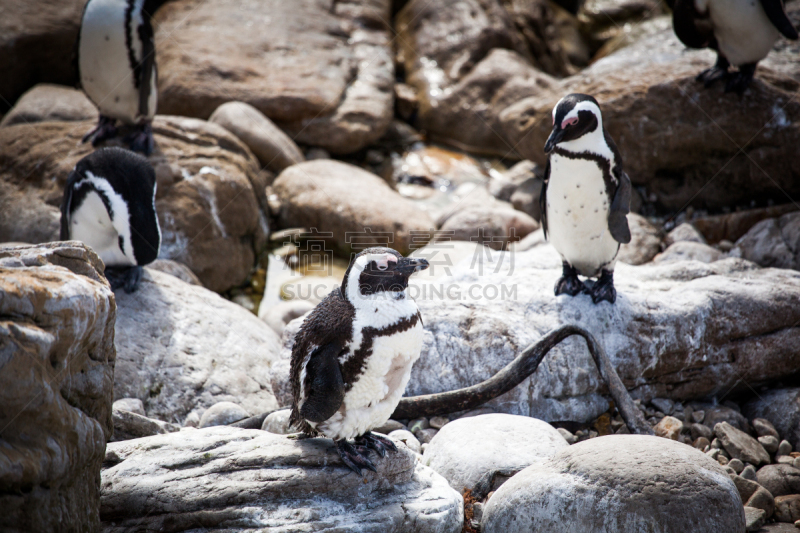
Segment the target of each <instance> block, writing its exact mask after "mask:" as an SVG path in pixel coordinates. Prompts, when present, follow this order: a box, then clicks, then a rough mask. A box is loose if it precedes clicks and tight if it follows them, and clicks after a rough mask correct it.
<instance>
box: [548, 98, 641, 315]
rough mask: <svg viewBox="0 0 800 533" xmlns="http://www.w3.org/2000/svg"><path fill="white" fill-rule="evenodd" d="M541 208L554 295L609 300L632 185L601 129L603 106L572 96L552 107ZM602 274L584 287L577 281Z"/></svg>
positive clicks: (626, 239) (613, 293) (626, 233)
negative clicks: (554, 273) (558, 261)
mask: <svg viewBox="0 0 800 533" xmlns="http://www.w3.org/2000/svg"><path fill="white" fill-rule="evenodd" d="M544 151H545V153H546V154H548V160H547V165H546V166H545V171H544V180H543V182H542V192H541V195H540V197H539V205H540V208H541V212H542V228H543V230H544V235H545V238H547V239H548V240H549V241H550V242H551V243H552V244H553V246H554V247H555V249H556V250H557V251H558V253H559V254H560V255H561V258H562V260H563V275H562V277H561V279H559V280H558V282H557V283H556V286H555V293H556V296H558V295H559V294H569V295H570V296H575V295H577V294H580V293H582V292H583V293H587V294H589V295H590V296H591V297H592V301H593V302H594V303H599V302H601V301H603V300H605V301H608V302H611V303H614V302H615V301H616V298H617V292H616V290H615V289H614V265H615V263H616V258H617V253H618V252H619V246H620V243H623V244H624V243H628V242H630V240H631V231H630V228H629V227H628V218H627V214H628V213H629V212H630V203H631V180H630V179H629V178H628V175H627V174H625V172H623V170H622V158H621V157H620V154H619V150H617V146H616V145H615V144H614V141H613V139H611V137H610V136H609V135H608V132H607V131H606V130H605V128H603V116H602V114H601V113H600V106H599V104H598V103H597V100H595V99H594V98H593V97H592V96H589V95H588V94H570V95H567V96H565V97H564V98H562V99H561V100H559V102H558V103H557V104H556V106H555V108H553V131H552V132H551V133H550V137H549V138H548V139H547V142H546V143H545V146H544ZM578 274H581V275H583V276H586V277H599V279H598V280H597V282H596V283H594V285H593V286H592V287H591V288H589V287H587V286H585V285H584V284H583V282H582V281H581V280H580V279H579V278H578Z"/></svg>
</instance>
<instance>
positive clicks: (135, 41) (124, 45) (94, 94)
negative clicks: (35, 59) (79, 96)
mask: <svg viewBox="0 0 800 533" xmlns="http://www.w3.org/2000/svg"><path fill="white" fill-rule="evenodd" d="M158 3H160V2H156V1H153V0H89V1H88V2H87V3H86V6H85V7H84V10H83V19H82V21H81V29H80V33H79V35H78V70H79V74H80V83H81V86H82V87H83V90H84V92H85V93H86V95H87V96H88V97H89V99H90V100H92V102H94V104H95V105H96V106H97V107H98V109H99V110H100V119H99V121H98V124H97V127H96V128H95V129H93V130H92V131H90V132H89V133H87V134H86V136H85V137H84V138H83V141H84V142H86V141H88V140H91V141H92V145H94V146H97V145H98V144H99V143H101V142H102V141H104V140H106V139H109V138H112V137H114V136H116V134H117V128H116V122H117V121H118V120H119V121H121V122H122V123H123V124H126V125H130V126H135V128H136V131H135V132H134V133H132V134H131V135H129V136H128V137H126V139H125V141H126V142H129V143H130V147H131V150H134V151H137V152H144V153H145V154H146V155H149V154H150V152H152V150H153V132H152V127H151V123H152V121H153V117H154V116H155V112H156V105H157V98H158V92H157V69H156V57H155V44H154V40H153V28H152V26H151V25H150V17H151V15H152V13H153V10H154V9H155V8H156V7H157V5H158Z"/></svg>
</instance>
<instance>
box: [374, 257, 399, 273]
mask: <svg viewBox="0 0 800 533" xmlns="http://www.w3.org/2000/svg"><path fill="white" fill-rule="evenodd" d="M389 263H397V258H396V257H395V256H393V255H389V254H386V255H384V256H381V257H378V258H376V259H375V265H376V266H377V267H378V270H386V269H387V268H389Z"/></svg>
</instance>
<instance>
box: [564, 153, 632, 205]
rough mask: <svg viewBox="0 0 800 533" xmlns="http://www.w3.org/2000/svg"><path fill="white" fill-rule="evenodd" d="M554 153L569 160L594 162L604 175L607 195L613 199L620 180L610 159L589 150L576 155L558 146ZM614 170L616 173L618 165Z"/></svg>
mask: <svg viewBox="0 0 800 533" xmlns="http://www.w3.org/2000/svg"><path fill="white" fill-rule="evenodd" d="M553 153H554V154H558V155H560V156H561V157H566V158H567V159H584V160H587V161H592V162H594V163H595V164H596V165H597V166H598V167H599V168H600V171H601V172H602V173H603V182H605V185H606V195H608V197H609V198H611V197H613V195H614V190H613V189H614V185H615V184H616V183H617V181H618V180H617V178H616V177H615V175H614V174H612V173H611V162H610V161H609V160H608V159H606V158H605V157H603V156H602V155H600V154H596V153H594V152H589V151H588V150H587V151H585V152H580V153H575V152H570V151H569V150H564V149H563V148H560V147H558V146H557V147H555V148H554V149H553ZM614 170H615V171H616V164H615V167H614Z"/></svg>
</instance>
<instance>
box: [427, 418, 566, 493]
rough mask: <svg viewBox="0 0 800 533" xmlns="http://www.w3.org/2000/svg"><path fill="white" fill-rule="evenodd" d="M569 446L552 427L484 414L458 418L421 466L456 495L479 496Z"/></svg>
mask: <svg viewBox="0 0 800 533" xmlns="http://www.w3.org/2000/svg"><path fill="white" fill-rule="evenodd" d="M567 446H569V444H567V441H566V440H564V437H562V436H561V434H560V433H559V432H558V430H556V429H555V428H554V427H553V426H551V425H550V424H548V423H547V422H542V421H541V420H537V419H535V418H529V417H525V416H516V415H507V414H500V413H497V414H490V415H480V416H473V417H468V418H459V419H458V420H454V421H453V422H450V423H449V424H447V425H445V426H444V427H443V428H442V429H441V430H440V431H439V432H438V433H437V434H436V436H435V437H433V439H432V440H431V441H430V442H429V443H428V446H427V448H426V449H425V454H424V455H423V457H422V462H423V463H424V464H425V465H427V466H430V467H431V468H433V469H434V470H435V471H436V472H438V473H439V474H441V475H443V476H444V477H445V479H447V481H448V482H449V483H450V486H451V487H453V488H454V489H455V490H457V491H459V492H461V491H463V490H464V489H470V490H472V491H473V492H476V490H477V491H478V492H479V493H480V494H481V495H483V496H485V495H486V494H487V493H488V492H489V491H490V490H495V489H496V488H497V487H498V486H499V485H501V484H502V483H503V482H504V481H505V480H506V479H508V478H510V477H511V476H513V475H514V474H516V473H517V472H519V471H520V470H522V469H523V468H526V467H528V466H530V465H532V464H535V463H541V462H543V461H544V460H545V459H549V458H550V457H552V456H553V455H555V454H556V452H558V451H559V450H561V449H563V448H566V447H567Z"/></svg>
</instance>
